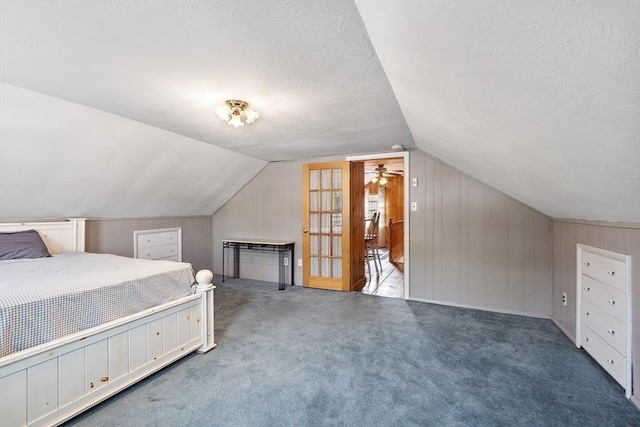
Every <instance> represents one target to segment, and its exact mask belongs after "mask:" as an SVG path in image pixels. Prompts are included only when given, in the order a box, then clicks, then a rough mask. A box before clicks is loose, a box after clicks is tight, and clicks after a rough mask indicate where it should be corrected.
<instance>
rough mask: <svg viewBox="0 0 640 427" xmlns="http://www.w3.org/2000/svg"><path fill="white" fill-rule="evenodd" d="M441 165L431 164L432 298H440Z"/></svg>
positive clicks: (437, 163) (438, 163)
mask: <svg viewBox="0 0 640 427" xmlns="http://www.w3.org/2000/svg"><path fill="white" fill-rule="evenodd" d="M442 167H443V164H442V163H440V162H434V164H433V223H434V230H433V299H435V300H441V299H442Z"/></svg>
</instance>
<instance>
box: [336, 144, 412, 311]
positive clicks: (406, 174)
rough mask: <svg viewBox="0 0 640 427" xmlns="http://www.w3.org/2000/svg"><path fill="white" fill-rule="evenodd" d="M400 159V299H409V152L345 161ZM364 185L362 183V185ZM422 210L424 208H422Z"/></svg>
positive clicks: (379, 154)
mask: <svg viewBox="0 0 640 427" xmlns="http://www.w3.org/2000/svg"><path fill="white" fill-rule="evenodd" d="M400 157H402V158H403V159H404V160H403V162H404V167H403V169H404V195H403V197H404V203H403V204H404V213H403V215H404V218H403V221H404V286H403V289H402V298H403V299H409V272H410V271H411V269H410V268H409V263H410V260H411V257H410V256H409V247H410V245H409V239H410V238H411V234H409V212H410V205H411V203H410V202H409V186H410V182H409V172H410V171H409V152H408V151H392V152H389V153H376V154H363V155H358V156H346V158H345V160H347V161H350V162H362V161H365V160H375V159H394V158H400ZM363 184H364V183H363ZM423 208H424V206H423Z"/></svg>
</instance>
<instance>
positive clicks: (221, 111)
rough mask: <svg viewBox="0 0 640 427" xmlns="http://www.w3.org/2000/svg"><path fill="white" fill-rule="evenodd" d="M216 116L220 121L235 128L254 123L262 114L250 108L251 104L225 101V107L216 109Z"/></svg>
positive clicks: (232, 100)
mask: <svg viewBox="0 0 640 427" xmlns="http://www.w3.org/2000/svg"><path fill="white" fill-rule="evenodd" d="M216 114H217V115H218V117H219V118H220V120H224V121H225V122H227V123H229V124H230V125H231V126H235V127H240V126H244V124H245V123H253V122H255V121H256V120H257V119H258V117H260V113H258V112H257V111H255V110H253V109H252V108H251V107H249V103H247V102H245V101H240V100H239V99H229V100H227V101H225V105H224V106H221V107H218V108H216Z"/></svg>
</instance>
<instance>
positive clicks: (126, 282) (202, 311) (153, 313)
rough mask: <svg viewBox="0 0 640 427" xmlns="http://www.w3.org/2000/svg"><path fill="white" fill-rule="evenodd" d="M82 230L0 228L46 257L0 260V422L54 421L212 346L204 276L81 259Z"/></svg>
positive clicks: (74, 224)
mask: <svg viewBox="0 0 640 427" xmlns="http://www.w3.org/2000/svg"><path fill="white" fill-rule="evenodd" d="M84 225H85V220H84V219H83V218H73V219H70V220H69V221H60V222H36V223H11V224H6V223H5V224H0V232H16V231H25V230H30V229H35V230H37V231H38V234H39V236H40V237H41V238H42V240H43V241H44V244H45V245H46V249H47V250H48V252H49V253H50V254H51V255H53V256H52V257H44V258H39V259H19V260H9V261H0V279H1V280H2V281H1V282H0V356H1V357H0V414H1V415H0V416H1V417H2V425H3V426H7V427H9V426H19V425H34V426H36V425H56V424H60V423H62V422H64V421H66V420H68V419H69V418H71V417H73V416H74V415H76V414H78V413H80V412H82V411H83V410H85V409H87V408H88V407H90V406H93V405H95V404H97V403H99V402H101V401H102V400H104V399H106V398H108V397H110V396H112V395H113V394H115V393H117V392H119V391H121V390H123V389H124V388H126V387H128V386H129V385H131V384H133V383H135V382H137V381H139V380H141V379H142V378H144V377H146V376H148V375H150V374H151V373H153V372H155V371H157V370H159V369H161V368H163V367H164V366H166V365H168V364H170V363H172V362H174V361H175V360H177V359H179V358H181V357H183V356H185V355H187V354H189V353H191V352H193V351H198V352H200V353H204V352H207V351H209V350H211V349H212V348H214V347H215V346H216V344H215V342H214V335H213V290H214V289H215V287H214V286H213V284H212V283H211V280H212V278H213V274H212V273H211V272H210V271H208V270H201V271H199V272H198V273H197V274H195V275H194V274H193V271H192V270H191V267H190V265H189V264H186V263H178V262H170V261H150V260H137V259H131V258H123V257H117V256H115V255H107V254H86V253H84V234H85V232H84ZM105 267H106V270H105ZM194 276H195V277H194ZM194 278H195V280H196V284H195V285H194V286H193V287H192V286H191V284H193V283H194ZM54 285H55V286H54ZM192 288H193V289H192Z"/></svg>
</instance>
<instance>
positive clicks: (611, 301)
mask: <svg viewBox="0 0 640 427" xmlns="http://www.w3.org/2000/svg"><path fill="white" fill-rule="evenodd" d="M607 302H608V303H609V304H611V305H616V302H615V301H614V300H612V299H610V300H608V301H607Z"/></svg>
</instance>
